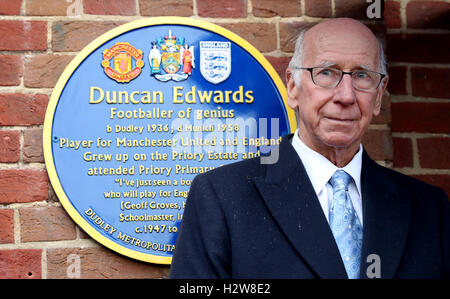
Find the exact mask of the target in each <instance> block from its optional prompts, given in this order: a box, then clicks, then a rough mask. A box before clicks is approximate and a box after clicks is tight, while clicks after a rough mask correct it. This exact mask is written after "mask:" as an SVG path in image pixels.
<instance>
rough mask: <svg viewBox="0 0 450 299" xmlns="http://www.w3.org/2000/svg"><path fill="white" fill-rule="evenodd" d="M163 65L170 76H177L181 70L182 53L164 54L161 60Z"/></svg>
mask: <svg viewBox="0 0 450 299" xmlns="http://www.w3.org/2000/svg"><path fill="white" fill-rule="evenodd" d="M161 65H162V68H163V70H165V71H166V72H167V73H168V74H175V73H176V72H178V70H179V69H180V53H178V52H175V53H168V52H164V53H163V54H162V58H161Z"/></svg>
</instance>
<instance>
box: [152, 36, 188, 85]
mask: <svg viewBox="0 0 450 299" xmlns="http://www.w3.org/2000/svg"><path fill="white" fill-rule="evenodd" d="M148 59H149V62H150V74H151V75H152V76H154V77H155V78H156V79H157V80H159V81H162V82H166V81H169V80H174V81H183V80H186V79H187V78H188V77H189V76H190V75H191V74H192V68H195V59H194V46H189V45H188V44H187V43H185V39H184V38H183V37H181V38H180V37H176V36H175V35H172V30H169V35H166V36H164V37H161V38H159V39H158V40H156V41H155V42H152V49H151V50H150V53H149V56H148Z"/></svg>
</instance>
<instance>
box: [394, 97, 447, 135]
mask: <svg viewBox="0 0 450 299" xmlns="http://www.w3.org/2000/svg"><path fill="white" fill-rule="evenodd" d="M391 112H392V131H393V132H420V133H448V132H450V119H449V115H450V103H405V102H404V103H392V104H391Z"/></svg>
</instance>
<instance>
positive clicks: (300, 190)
mask: <svg viewBox="0 0 450 299" xmlns="http://www.w3.org/2000/svg"><path fill="white" fill-rule="evenodd" d="M254 182H255V184H256V186H257V188H258V190H259V192H260V194H261V196H262V198H263V199H264V201H265V203H266V205H267V207H268V209H269V210H270V212H271V214H272V216H273V217H274V219H275V220H276V222H277V223H278V225H279V226H280V228H281V230H282V231H283V233H284V234H285V236H286V237H287V239H288V240H289V241H290V243H291V244H292V245H293V247H294V248H295V249H296V250H297V252H298V253H299V254H300V256H301V257H302V258H303V259H304V261H305V263H306V264H308V265H309V266H310V268H311V270H312V271H313V272H315V273H316V275H317V276H318V277H320V278H346V277H347V274H346V271H345V268H344V264H343V262H342V259H341V256H340V254H339V250H338V247H337V245H336V242H335V241H334V238H333V234H332V232H331V230H330V228H329V225H328V222H327V220H326V218H325V215H324V214H323V210H322V208H321V206H320V203H319V200H318V198H317V196H316V194H315V192H314V189H313V187H312V184H311V182H310V180H309V178H308V176H307V174H306V171H305V169H304V167H303V164H302V163H301V161H300V159H299V157H298V155H297V153H296V152H295V149H294V148H293V147H292V146H291V144H290V139H289V138H284V139H283V141H282V143H281V144H280V150H279V159H278V161H277V163H275V164H268V165H267V173H266V177H256V178H254Z"/></svg>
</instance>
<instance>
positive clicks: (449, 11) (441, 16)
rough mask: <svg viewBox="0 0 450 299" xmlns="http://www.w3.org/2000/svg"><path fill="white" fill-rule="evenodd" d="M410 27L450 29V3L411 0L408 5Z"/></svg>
mask: <svg viewBox="0 0 450 299" xmlns="http://www.w3.org/2000/svg"><path fill="white" fill-rule="evenodd" d="M406 20H407V21H406V23H407V26H408V28H418V29H420V28H425V29H430V28H433V29H447V30H448V29H450V21H449V20H450V3H448V2H443V1H411V2H409V3H408V4H407V6H406Z"/></svg>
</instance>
